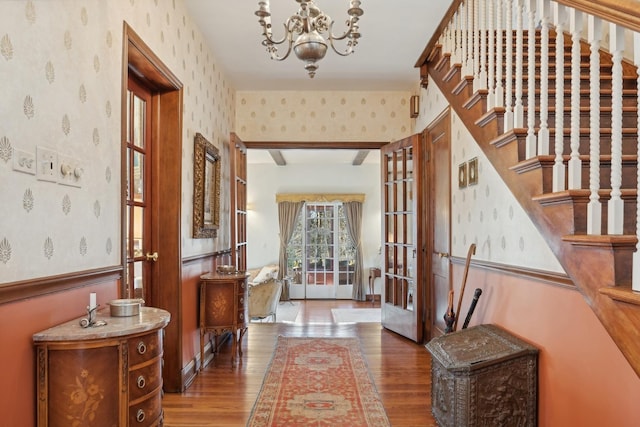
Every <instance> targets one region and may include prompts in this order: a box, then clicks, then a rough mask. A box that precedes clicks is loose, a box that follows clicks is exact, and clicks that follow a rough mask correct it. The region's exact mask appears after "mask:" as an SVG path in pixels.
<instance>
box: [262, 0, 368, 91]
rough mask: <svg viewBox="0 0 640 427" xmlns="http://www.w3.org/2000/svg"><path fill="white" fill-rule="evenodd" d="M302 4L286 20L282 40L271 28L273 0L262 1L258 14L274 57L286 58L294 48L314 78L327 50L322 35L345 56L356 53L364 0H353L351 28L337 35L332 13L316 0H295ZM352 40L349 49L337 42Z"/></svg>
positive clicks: (350, 12) (348, 45) (350, 6)
mask: <svg viewBox="0 0 640 427" xmlns="http://www.w3.org/2000/svg"><path fill="white" fill-rule="evenodd" d="M295 1H296V2H297V3H300V9H299V10H298V12H297V13H296V14H295V15H292V16H290V17H289V19H287V20H286V21H285V23H284V29H285V34H284V36H283V37H282V39H280V40H275V39H274V38H273V33H272V31H271V30H272V28H271V11H270V10H269V0H263V1H259V2H258V7H259V9H258V10H257V11H256V15H257V16H258V17H259V18H260V19H259V20H258V22H259V23H260V25H261V26H262V35H263V36H264V40H262V45H263V46H265V47H266V48H267V52H269V54H270V55H271V59H275V60H277V61H282V60H284V59H286V58H287V57H288V56H289V54H290V53H291V50H293V52H294V53H295V54H296V56H297V57H298V59H300V60H301V61H304V62H305V63H306V65H305V66H304V68H305V69H306V70H307V71H308V72H309V77H310V78H313V76H315V75H316V70H317V69H318V64H317V62H318V61H320V60H321V59H322V58H324V56H325V55H326V53H327V48H328V46H327V42H326V41H325V38H324V37H323V36H322V34H325V37H326V38H327V40H328V41H329V44H330V45H331V48H332V49H333V50H334V51H335V52H336V53H337V54H338V55H341V56H347V55H350V54H352V53H353V48H354V47H355V46H356V45H357V44H358V39H359V38H360V32H359V27H358V20H359V19H360V17H361V16H362V14H363V11H362V9H361V8H360V3H361V2H360V0H350V2H349V10H348V11H347V14H348V15H349V19H348V20H347V22H346V25H347V29H346V30H345V32H344V34H342V35H341V36H335V35H334V34H333V31H332V29H333V19H331V17H330V16H329V15H326V14H325V13H324V12H322V11H321V10H320V9H319V8H318V6H316V3H315V1H314V0H309V1H305V0H295ZM344 39H348V41H347V48H346V49H345V50H344V51H340V50H338V49H337V48H336V46H335V45H334V42H335V41H340V40H344ZM284 43H286V44H285V46H287V51H286V52H285V53H284V55H282V56H280V55H278V48H277V46H278V45H281V44H284Z"/></svg>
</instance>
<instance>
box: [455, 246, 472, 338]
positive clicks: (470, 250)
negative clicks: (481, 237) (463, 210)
mask: <svg viewBox="0 0 640 427" xmlns="http://www.w3.org/2000/svg"><path fill="white" fill-rule="evenodd" d="M475 253H476V244H475V243H472V244H471V246H469V250H468V251H467V261H466V262H465V265H464V276H462V287H461V288H460V297H458V308H457V310H456V320H455V322H454V323H453V330H454V331H455V330H456V329H457V328H458V319H459V318H460V306H461V305H462V296H463V295H464V287H465V286H466V284H467V275H468V274H469V263H471V255H475Z"/></svg>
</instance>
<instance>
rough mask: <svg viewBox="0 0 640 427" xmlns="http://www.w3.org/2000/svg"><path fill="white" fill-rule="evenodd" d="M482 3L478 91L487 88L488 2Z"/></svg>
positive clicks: (479, 25) (479, 9)
mask: <svg viewBox="0 0 640 427" xmlns="http://www.w3.org/2000/svg"><path fill="white" fill-rule="evenodd" d="M488 1H490V0H485V1H484V2H482V1H481V3H482V4H481V6H480V7H479V8H478V30H477V32H478V36H479V37H480V52H479V57H480V70H479V71H478V86H477V88H478V89H486V88H487V6H486V4H487V2H488Z"/></svg>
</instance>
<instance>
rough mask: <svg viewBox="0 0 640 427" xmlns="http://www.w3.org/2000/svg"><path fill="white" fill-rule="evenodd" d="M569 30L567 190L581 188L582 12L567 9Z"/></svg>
mask: <svg viewBox="0 0 640 427" xmlns="http://www.w3.org/2000/svg"><path fill="white" fill-rule="evenodd" d="M569 28H570V30H571V42H572V45H571V158H570V159H569V177H568V178H569V183H568V188H569V189H570V190H572V189H578V188H582V161H581V160H580V34H581V32H582V12H580V11H579V10H575V9H569Z"/></svg>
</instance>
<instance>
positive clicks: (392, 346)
mask: <svg viewBox="0 0 640 427" xmlns="http://www.w3.org/2000/svg"><path fill="white" fill-rule="evenodd" d="M371 306H372V305H371V302H355V301H349V300H339V301H333V300H332V301H318V300H313V301H306V302H302V304H301V308H300V312H299V314H298V317H297V319H296V322H295V323H252V324H251V325H250V326H249V331H248V332H247V334H245V338H244V342H243V354H242V358H241V361H240V363H239V364H238V366H236V367H234V368H231V364H230V361H231V345H230V340H227V341H226V342H225V343H223V344H222V345H221V348H220V352H219V354H218V355H217V356H216V358H215V359H214V360H213V361H212V362H211V363H210V364H209V365H208V366H207V367H206V368H205V369H204V371H203V372H201V373H200V374H199V375H198V376H197V378H196V379H195V381H194V382H193V384H192V385H191V386H190V387H189V388H188V389H187V390H186V391H185V392H184V393H166V394H165V395H164V399H163V406H164V415H165V416H164V425H165V426H166V427H189V426H216V427H222V426H234V427H236V426H244V425H245V424H246V422H247V419H248V418H249V414H250V413H251V409H252V407H253V404H254V402H255V400H256V397H257V396H258V392H259V391H260V387H261V385H262V380H263V378H264V374H265V372H266V369H267V366H268V364H269V362H270V361H271V356H272V353H273V350H274V346H275V341H276V337H277V336H278V335H286V336H317V337H325V336H331V337H338V336H343V337H358V338H359V339H360V341H361V343H362V351H363V353H364V355H365V357H366V359H367V363H368V365H369V370H370V372H371V375H372V377H373V380H374V382H375V384H376V387H377V389H378V392H379V394H380V397H381V399H382V402H383V404H384V407H385V409H386V411H387V415H388V417H389V420H390V422H391V425H393V426H394V427H395V426H412V427H417V426H425V427H429V426H436V425H437V424H436V422H435V420H434V418H433V416H432V415H431V368H430V367H431V361H430V355H429V352H428V351H427V350H426V349H425V348H424V346H422V345H418V344H415V343H413V342H412V341H409V340H407V339H405V338H403V337H401V336H399V335H397V334H395V333H393V332H389V331H387V330H385V329H384V328H382V327H381V326H380V324H379V323H359V324H336V323H333V319H332V316H331V308H349V307H362V308H366V307H371ZM376 306H378V307H379V303H377V304H376Z"/></svg>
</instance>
